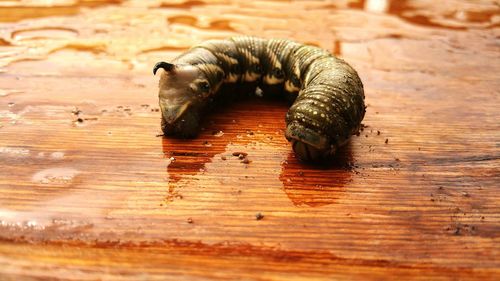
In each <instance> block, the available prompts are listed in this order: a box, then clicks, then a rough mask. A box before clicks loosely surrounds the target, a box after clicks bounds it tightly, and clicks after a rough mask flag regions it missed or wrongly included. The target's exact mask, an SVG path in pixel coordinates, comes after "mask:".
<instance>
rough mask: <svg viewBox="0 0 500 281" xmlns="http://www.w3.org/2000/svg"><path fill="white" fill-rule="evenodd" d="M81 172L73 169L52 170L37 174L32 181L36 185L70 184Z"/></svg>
mask: <svg viewBox="0 0 500 281" xmlns="http://www.w3.org/2000/svg"><path fill="white" fill-rule="evenodd" d="M79 173H80V171H78V170H76V169H72V168H50V169H45V170H42V171H39V172H37V173H35V174H34V175H33V177H32V181H33V182H36V183H43V184H48V183H70V182H71V181H72V180H73V178H74V177H75V176H76V175H78V174H79Z"/></svg>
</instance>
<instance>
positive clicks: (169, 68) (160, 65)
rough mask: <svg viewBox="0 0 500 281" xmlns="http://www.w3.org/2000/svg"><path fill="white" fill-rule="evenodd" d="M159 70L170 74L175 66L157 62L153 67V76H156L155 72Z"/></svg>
mask: <svg viewBox="0 0 500 281" xmlns="http://www.w3.org/2000/svg"><path fill="white" fill-rule="evenodd" d="M160 68H163V69H164V70H165V71H167V72H172V71H173V70H174V68H175V64H172V63H168V62H164V61H160V62H157V63H156V64H155V66H154V67H153V75H156V72H157V71H158V69H160Z"/></svg>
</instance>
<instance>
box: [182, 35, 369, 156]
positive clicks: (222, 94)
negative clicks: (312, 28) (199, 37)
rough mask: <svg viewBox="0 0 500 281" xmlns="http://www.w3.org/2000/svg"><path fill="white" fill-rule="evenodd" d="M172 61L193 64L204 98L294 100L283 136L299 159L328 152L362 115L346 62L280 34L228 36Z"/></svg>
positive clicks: (356, 82) (356, 81)
mask: <svg viewBox="0 0 500 281" xmlns="http://www.w3.org/2000/svg"><path fill="white" fill-rule="evenodd" d="M173 63H174V64H189V65H193V66H195V67H196V68H198V69H199V70H200V71H201V73H202V74H203V76H204V77H206V80H208V83H209V87H210V90H209V91H207V93H206V95H209V99H208V101H207V103H210V102H212V101H216V100H217V99H222V98H227V96H230V95H241V94H247V93H249V92H252V93H253V92H255V88H256V87H259V88H260V89H261V90H262V93H263V95H264V96H274V97H283V98H286V99H288V100H289V101H291V102H293V104H292V106H291V107H290V109H289V111H288V113H287V114H286V124H287V129H286V138H287V139H288V140H289V141H291V143H292V146H293V149H294V151H295V153H296V154H297V155H298V156H299V157H300V158H301V159H303V160H318V159H321V158H324V157H325V156H328V155H331V154H333V153H334V152H335V151H336V150H337V148H338V147H340V146H341V145H342V144H344V143H345V142H346V141H347V140H348V138H349V137H350V136H351V135H352V134H355V133H356V132H358V129H359V126H360V123H361V120H362V119H363V117H364V114H365V104H364V91H363V84H362V82H361V80H360V78H359V76H358V74H357V73H356V71H355V70H354V69H353V68H352V67H350V66H349V65H348V64H347V63H346V62H344V61H343V60H341V59H338V58H336V57H335V56H333V55H332V54H330V53H329V52H327V51H325V50H323V49H321V48H318V47H314V46H308V45H303V44H299V43H296V42H293V41H290V40H285V39H262V38H256V37H248V36H241V37H233V38H229V39H226V40H210V41H206V42H203V43H201V44H199V45H197V46H194V47H193V48H191V49H190V50H189V51H187V52H186V53H183V54H181V55H180V56H179V57H177V58H176V59H175V60H174V61H173Z"/></svg>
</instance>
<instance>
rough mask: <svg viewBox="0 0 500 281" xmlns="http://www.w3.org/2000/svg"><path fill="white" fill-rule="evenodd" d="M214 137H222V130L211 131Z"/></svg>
mask: <svg viewBox="0 0 500 281" xmlns="http://www.w3.org/2000/svg"><path fill="white" fill-rule="evenodd" d="M212 135H214V136H215V137H222V136H223V135H224V132H223V131H215V132H213V133H212Z"/></svg>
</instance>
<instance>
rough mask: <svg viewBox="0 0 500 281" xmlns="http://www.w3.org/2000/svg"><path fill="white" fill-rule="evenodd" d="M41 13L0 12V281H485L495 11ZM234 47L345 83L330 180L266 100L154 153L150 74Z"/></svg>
mask: <svg viewBox="0 0 500 281" xmlns="http://www.w3.org/2000/svg"><path fill="white" fill-rule="evenodd" d="M35 2H36V1H35ZM42 2H43V3H42ZM55 2H57V3H55ZM55 2H54V3H53V4H55V5H56V6H55V7H47V6H44V5H46V4H44V3H45V1H41V2H40V3H33V2H32V1H30V2H29V3H28V2H24V1H18V2H16V3H13V2H12V1H11V2H5V3H4V2H1V1H0V22H1V28H0V167H1V169H0V279H2V280H3V279H6V280H18V279H27V280H39V279H53V278H61V279H72V278H73V279H74V278H78V279H84V280H93V279H112V280H114V279H123V280H137V279H148V280H151V279H158V280H165V279H168V278H169V277H170V279H172V280H198V279H202V280H203V279H214V280H224V279H228V280H233V279H247V280H288V279H314V280H331V279H352V278H355V279H362V280H367V279H385V278H387V276H388V275H390V276H392V277H393V278H399V279H405V280H406V279H424V280H429V279H432V280H438V279H439V280H440V279H447V280H449V279H452V280H453V279H475V280H479V279H484V280H487V279H494V277H495V276H497V275H499V273H500V263H499V260H498V257H499V256H500V247H499V245H500V237H499V233H500V209H499V208H498V206H499V202H500V201H499V193H498V182H499V181H500V176H499V175H500V173H499V168H500V154H499V151H498V143H500V135H499V134H498V132H499V131H500V128H499V126H498V120H499V119H500V118H499V117H500V116H499V113H498V96H499V92H498V89H499V88H500V84H499V81H498V77H497V76H498V75H497V73H498V72H499V71H500V65H499V63H498V53H499V51H500V50H499V48H498V44H495V42H497V40H498V36H499V34H498V29H495V27H497V26H498V24H499V17H498V16H496V15H498V12H499V9H498V5H497V4H495V2H494V1H487V0H482V1H480V4H476V3H471V2H467V1H459V0H454V1H452V3H453V5H451V4H444V3H441V2H440V1H335V2H334V3H333V4H332V3H331V2H329V1H300V2H296V3H293V5H291V4H290V3H288V2H286V1H269V2H265V3H264V2H253V1H252V2H248V1H213V2H210V3H206V2H204V1H71V0H68V1H65V0H64V1H55ZM378 2H380V3H378ZM382 2H383V3H382ZM318 23H321V24H318ZM242 33H244V34H250V35H257V36H264V37H273V36H277V37H287V38H291V39H295V40H297V41H301V42H305V43H310V44H314V45H317V46H320V47H323V48H326V49H329V50H330V51H332V52H334V53H335V54H337V55H339V56H342V57H343V58H344V59H346V60H347V61H349V62H350V63H352V64H353V65H354V67H355V68H356V69H358V71H359V73H360V76H361V77H362V79H363V82H364V84H365V89H366V96H367V103H368V109H367V115H366V117H365V120H364V122H363V123H364V125H365V127H364V128H363V130H362V131H360V134H359V136H354V137H353V139H352V141H351V142H350V143H349V145H348V146H346V147H344V148H343V149H342V150H341V151H339V153H338V155H337V156H336V157H335V158H334V159H332V160H331V161H330V162H329V163H326V164H325V165H323V166H310V165H306V164H303V163H300V162H298V161H297V159H296V158H295V157H294V154H293V152H292V151H291V149H290V145H289V144H288V142H287V141H286V140H285V139H284V137H283V129H284V115H285V113H286V110H287V106H288V105H287V104H286V103H285V102H281V101H267V100H262V99H258V98H255V99H248V100H241V101H239V102H237V103H235V104H232V105H231V106H228V107H227V108H224V109H221V110H219V111H217V112H215V113H213V114H211V115H210V116H207V118H206V120H205V124H204V130H203V131H202V132H201V134H200V136H199V137H198V138H196V139H192V140H179V139H172V138H164V137H161V136H157V135H158V134H159V132H160V128H159V123H160V122H159V117H160V113H159V112H158V107H157V97H156V95H157V89H156V84H157V81H156V79H157V78H156V77H153V76H152V75H151V67H152V65H153V64H154V63H155V62H156V61H158V60H159V59H164V58H166V59H168V58H172V57H174V56H175V55H177V54H178V53H180V52H181V51H183V50H184V49H185V48H187V47H188V46H190V45H192V44H194V43H196V42H199V41H202V40H205V39H209V38H221V37H227V36H230V35H234V34H242ZM240 155H241V156H240ZM28 269H29V270H28Z"/></svg>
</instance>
